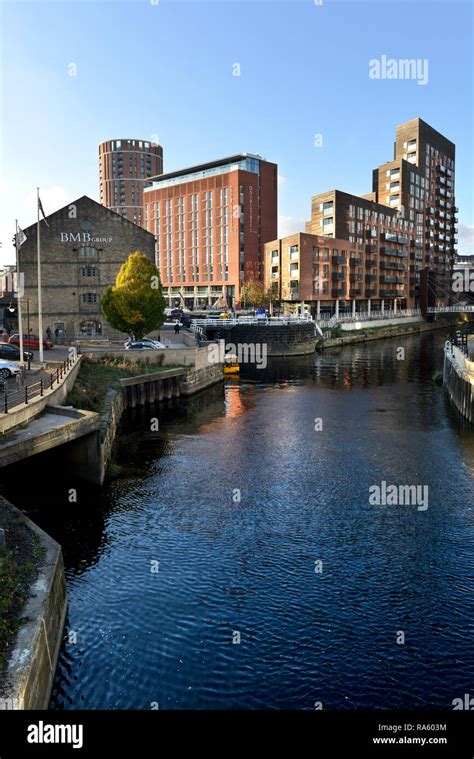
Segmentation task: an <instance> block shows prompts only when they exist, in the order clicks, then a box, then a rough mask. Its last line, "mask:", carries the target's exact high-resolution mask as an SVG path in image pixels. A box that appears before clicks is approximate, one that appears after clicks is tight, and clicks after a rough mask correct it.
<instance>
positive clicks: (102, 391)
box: [66, 354, 176, 413]
mask: <svg viewBox="0 0 474 759" xmlns="http://www.w3.org/2000/svg"><path fill="white" fill-rule="evenodd" d="M163 360H164V356H160V361H159V362H154V363H152V362H151V361H149V360H148V359H144V360H141V359H130V358H125V357H124V356H121V355H117V356H115V355H114V354H109V355H105V356H102V358H101V359H100V360H99V361H92V360H91V359H89V358H83V359H82V363H81V367H80V369H79V373H78V375H77V378H76V381H75V383H74V387H73V388H72V390H71V392H70V393H69V395H68V398H67V401H66V404H67V405H69V406H74V407H75V408H80V409H84V410H85V411H97V412H99V413H100V412H101V411H103V410H104V406H105V398H106V395H107V393H108V391H109V390H110V389H111V388H113V387H117V386H118V380H120V379H125V378H126V377H136V376H138V375H139V374H152V373H153V372H159V371H167V370H168V369H173V368H176V367H172V366H162V363H163Z"/></svg>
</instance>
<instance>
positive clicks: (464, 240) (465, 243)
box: [458, 224, 474, 256]
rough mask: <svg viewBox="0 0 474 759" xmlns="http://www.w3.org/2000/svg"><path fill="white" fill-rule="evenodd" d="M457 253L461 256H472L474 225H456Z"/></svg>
mask: <svg viewBox="0 0 474 759" xmlns="http://www.w3.org/2000/svg"><path fill="white" fill-rule="evenodd" d="M458 238H459V244H458V253H460V254H461V255H464V256H465V255H469V254H470V255H473V254H474V224H459V225H458Z"/></svg>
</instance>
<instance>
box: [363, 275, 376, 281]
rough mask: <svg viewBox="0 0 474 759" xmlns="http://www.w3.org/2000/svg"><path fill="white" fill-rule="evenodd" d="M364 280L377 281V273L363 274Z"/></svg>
mask: <svg viewBox="0 0 474 759" xmlns="http://www.w3.org/2000/svg"><path fill="white" fill-rule="evenodd" d="M365 281H366V282H377V275H376V274H366V275H365Z"/></svg>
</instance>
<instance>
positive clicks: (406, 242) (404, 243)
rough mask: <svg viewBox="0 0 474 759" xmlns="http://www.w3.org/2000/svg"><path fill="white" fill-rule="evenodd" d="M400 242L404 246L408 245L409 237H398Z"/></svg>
mask: <svg viewBox="0 0 474 759" xmlns="http://www.w3.org/2000/svg"><path fill="white" fill-rule="evenodd" d="M398 242H400V243H401V244H402V245H408V237H405V235H398Z"/></svg>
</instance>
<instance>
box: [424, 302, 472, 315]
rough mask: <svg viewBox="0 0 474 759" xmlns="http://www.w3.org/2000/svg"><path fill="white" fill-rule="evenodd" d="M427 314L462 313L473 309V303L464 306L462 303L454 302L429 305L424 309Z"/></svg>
mask: <svg viewBox="0 0 474 759" xmlns="http://www.w3.org/2000/svg"><path fill="white" fill-rule="evenodd" d="M426 310H427V312H428V313H429V314H446V313H453V314H454V313H456V314H457V313H463V312H464V311H466V312H469V313H470V312H472V311H474V305H472V306H466V305H462V304H456V305H455V306H430V307H429V308H427V309H426Z"/></svg>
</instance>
